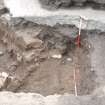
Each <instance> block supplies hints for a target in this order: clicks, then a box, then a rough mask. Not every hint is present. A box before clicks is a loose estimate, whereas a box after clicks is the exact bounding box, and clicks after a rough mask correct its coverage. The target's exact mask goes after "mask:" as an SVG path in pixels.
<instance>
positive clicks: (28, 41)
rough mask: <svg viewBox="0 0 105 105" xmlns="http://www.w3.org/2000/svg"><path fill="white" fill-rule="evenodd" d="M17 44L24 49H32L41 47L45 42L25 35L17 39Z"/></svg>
mask: <svg viewBox="0 0 105 105" xmlns="http://www.w3.org/2000/svg"><path fill="white" fill-rule="evenodd" d="M16 43H17V44H18V45H19V46H20V47H21V48H23V49H30V48H39V47H41V45H42V43H43V42H42V41H41V40H40V39H37V38H33V37H31V36H28V35H27V36H25V35H23V36H18V37H17V39H16Z"/></svg>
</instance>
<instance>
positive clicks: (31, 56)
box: [23, 51, 35, 62]
mask: <svg viewBox="0 0 105 105" xmlns="http://www.w3.org/2000/svg"><path fill="white" fill-rule="evenodd" d="M23 56H24V58H23V59H24V60H25V61H26V62H31V61H32V60H34V58H35V52H33V51H29V52H25V53H23Z"/></svg>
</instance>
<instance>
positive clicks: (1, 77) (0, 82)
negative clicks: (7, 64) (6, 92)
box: [0, 72, 9, 89]
mask: <svg viewBox="0 0 105 105" xmlns="http://www.w3.org/2000/svg"><path fill="white" fill-rule="evenodd" d="M8 76H9V75H8V74H7V73H6V72H2V73H0V89H1V88H2V87H4V85H5V83H6V80H7V78H8Z"/></svg>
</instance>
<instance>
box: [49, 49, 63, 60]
mask: <svg viewBox="0 0 105 105" xmlns="http://www.w3.org/2000/svg"><path fill="white" fill-rule="evenodd" d="M49 55H50V57H51V58H54V59H61V58H62V54H61V53H60V52H59V50H57V49H55V50H52V51H50V52H49Z"/></svg>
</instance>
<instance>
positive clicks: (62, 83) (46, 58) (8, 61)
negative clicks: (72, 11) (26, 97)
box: [0, 21, 95, 95]
mask: <svg viewBox="0 0 105 105" xmlns="http://www.w3.org/2000/svg"><path fill="white" fill-rule="evenodd" d="M25 26H27V27H25ZM13 27H14V30H15V32H13V31H12V30H11V29H9V28H8V27H6V26H5V29H4V28H3V29H2V27H1V34H0V35H3V36H1V42H0V51H1V52H3V55H1V56H0V60H2V62H0V72H7V73H9V75H10V76H12V77H13V79H12V80H10V79H9V80H8V81H7V83H6V85H4V86H3V87H2V89H1V90H8V91H13V92H36V93H40V94H43V95H50V94H55V93H59V94H64V93H72V94H75V82H76V86H77V92H78V95H83V94H90V93H91V92H92V91H93V90H94V88H95V81H94V79H95V73H94V72H93V71H91V64H90V56H89V55H90V49H91V48H90V44H89V43H88V37H87V36H85V35H84V34H86V31H83V32H82V37H81V48H78V47H77V44H76V37H70V36H69V33H70V34H74V35H75V34H77V32H78V29H77V28H76V27H75V26H70V25H64V26H62V25H57V26H54V27H48V26H41V25H37V24H34V23H31V22H27V21H23V22H21V24H18V25H16V24H15V25H14V26H13ZM75 36H76V35H75ZM84 36H85V37H84ZM27 37H28V38H27ZM74 71H75V72H74ZM74 73H75V76H76V78H75V81H74Z"/></svg>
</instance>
